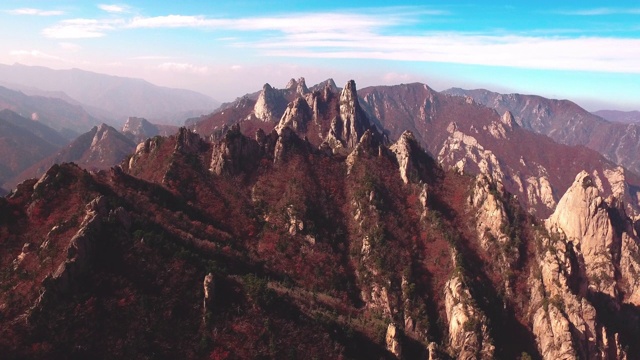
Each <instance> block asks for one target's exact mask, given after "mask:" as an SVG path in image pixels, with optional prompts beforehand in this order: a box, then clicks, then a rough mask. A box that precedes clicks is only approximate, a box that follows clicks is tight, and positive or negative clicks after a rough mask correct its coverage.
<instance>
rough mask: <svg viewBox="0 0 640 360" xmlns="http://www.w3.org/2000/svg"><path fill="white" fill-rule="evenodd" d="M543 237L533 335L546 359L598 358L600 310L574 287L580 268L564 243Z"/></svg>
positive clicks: (536, 274)
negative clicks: (574, 280) (597, 319)
mask: <svg viewBox="0 0 640 360" xmlns="http://www.w3.org/2000/svg"><path fill="white" fill-rule="evenodd" d="M540 236H541V237H542V238H541V240H540V241H541V242H542V244H543V248H542V249H543V253H542V254H541V255H540V256H541V258H540V261H539V264H540V265H539V266H540V268H539V269H538V270H534V274H533V276H532V277H531V278H530V279H529V287H530V288H531V301H530V313H531V315H532V323H533V334H534V335H535V336H536V340H537V343H538V348H539V350H540V353H541V354H542V357H543V359H575V358H582V359H592V358H595V354H596V349H597V345H598V344H597V339H596V335H597V324H596V310H595V308H594V307H593V306H592V305H591V304H590V303H589V302H588V301H587V300H586V299H585V298H584V297H582V296H581V295H575V294H574V293H573V292H572V290H571V287H570V285H571V280H570V279H573V278H576V277H577V273H579V272H580V269H579V268H577V267H578V266H576V264H575V261H572V259H573V260H575V258H574V257H573V254H572V253H571V251H569V250H568V249H567V248H566V244H565V243H564V242H563V241H561V240H553V239H550V238H546V237H543V235H540ZM574 290H575V289H574Z"/></svg>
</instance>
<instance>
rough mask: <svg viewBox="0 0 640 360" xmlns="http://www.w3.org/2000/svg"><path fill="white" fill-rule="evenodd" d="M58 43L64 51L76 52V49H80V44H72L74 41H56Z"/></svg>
mask: <svg viewBox="0 0 640 360" xmlns="http://www.w3.org/2000/svg"><path fill="white" fill-rule="evenodd" d="M58 45H59V46H60V47H61V48H62V49H63V50H66V51H69V52H77V51H78V50H80V49H82V46H80V45H78V44H74V43H70V42H61V43H58Z"/></svg>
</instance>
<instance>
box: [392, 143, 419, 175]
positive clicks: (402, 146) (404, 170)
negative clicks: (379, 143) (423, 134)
mask: <svg viewBox="0 0 640 360" xmlns="http://www.w3.org/2000/svg"><path fill="white" fill-rule="evenodd" d="M414 146H419V145H418V143H417V141H416V138H415V137H414V136H413V133H412V132H410V131H405V132H404V133H402V135H401V136H400V139H398V141H397V142H396V143H395V144H393V145H391V146H390V147H389V150H391V151H392V152H393V153H394V154H395V155H396V160H397V161H398V168H399V169H400V177H401V178H402V181H404V183H405V184H408V183H409V181H410V179H412V178H414V177H415V174H414V171H415V168H414V165H413V160H412V158H411V154H412V150H413V147H414Z"/></svg>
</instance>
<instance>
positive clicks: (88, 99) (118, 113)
mask: <svg viewBox="0 0 640 360" xmlns="http://www.w3.org/2000/svg"><path fill="white" fill-rule="evenodd" d="M0 81H1V82H2V83H3V84H4V86H7V87H9V88H18V89H19V90H22V91H23V92H25V93H31V94H34V95H40V96H41V95H43V94H46V96H48V97H54V98H59V99H62V100H65V101H69V99H72V100H73V101H75V102H77V103H79V104H82V106H83V107H84V109H85V110H86V111H88V112H89V113H91V114H92V115H93V116H94V117H96V118H99V119H100V120H101V121H102V122H105V121H106V122H108V123H110V124H111V125H113V126H118V127H119V126H122V125H123V123H124V120H125V119H127V118H128V117H129V116H137V117H143V118H147V119H149V120H152V121H153V122H156V123H166V124H173V125H182V124H183V123H184V120H185V119H186V118H188V117H191V116H193V115H192V113H193V112H194V111H197V112H199V113H200V114H206V113H209V112H211V111H213V110H214V109H215V108H217V107H218V105H219V103H218V102H217V101H215V100H213V99H211V98H210V97H208V96H206V95H203V94H200V93H197V92H194V91H190V90H183V89H172V88H167V87H161V86H156V85H153V84H151V83H149V82H147V81H144V80H141V79H133V78H126V77H118V76H111V75H105V74H98V73H93V72H89V71H84V70H80V69H70V70H53V69H49V68H45V67H38V66H26V65H21V64H14V65H3V64H0ZM76 105H77V104H76ZM94 125H97V124H94Z"/></svg>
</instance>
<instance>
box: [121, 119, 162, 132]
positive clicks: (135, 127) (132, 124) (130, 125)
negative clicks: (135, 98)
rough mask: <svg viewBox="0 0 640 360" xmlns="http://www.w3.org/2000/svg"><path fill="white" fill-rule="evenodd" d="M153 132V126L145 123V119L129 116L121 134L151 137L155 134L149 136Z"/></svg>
mask: <svg viewBox="0 0 640 360" xmlns="http://www.w3.org/2000/svg"><path fill="white" fill-rule="evenodd" d="M153 130H154V126H153V124H151V123H150V122H148V121H147V119H144V118H139V117H135V116H130V117H129V118H127V122H125V124H124V126H123V127H122V132H123V133H131V134H133V135H145V134H150V135H151V136H153V135H155V134H151V132H152V131H153Z"/></svg>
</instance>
